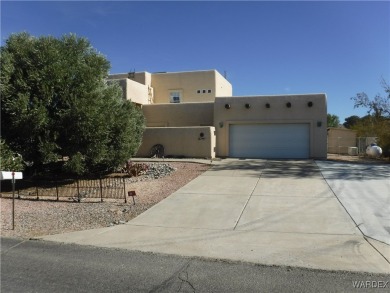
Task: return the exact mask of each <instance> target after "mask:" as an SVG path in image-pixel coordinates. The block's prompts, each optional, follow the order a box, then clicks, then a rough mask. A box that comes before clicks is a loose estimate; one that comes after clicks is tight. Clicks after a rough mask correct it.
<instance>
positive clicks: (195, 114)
mask: <svg viewBox="0 0 390 293" xmlns="http://www.w3.org/2000/svg"><path fill="white" fill-rule="evenodd" d="M142 111H143V113H144V116H145V118H146V126H147V127H164V126H165V127H167V126H169V127H181V126H213V125H214V119H213V117H214V103H210V102H208V103H187V104H153V105H144V106H143V107H142Z"/></svg>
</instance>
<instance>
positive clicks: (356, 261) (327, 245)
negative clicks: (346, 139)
mask: <svg viewBox="0 0 390 293" xmlns="http://www.w3.org/2000/svg"><path fill="white" fill-rule="evenodd" d="M41 239H44V240H51V241H60V242H66V243H77V244H86V245H94V246H101V247H115V248H123V249H130V250H139V251H147V252H156V253H167V254H178V255H184V256H200V257H206V258H213V259H226V260H235V261H246V262H252V263H259V264H267V265H285V266H298V267H307V268H316V269H325V270H348V271H366V272H374V273H389V272H390V264H389V262H388V261H387V260H386V258H385V257H384V256H383V255H382V254H381V253H379V252H378V250H377V249H375V247H373V246H372V245H371V244H370V243H369V242H368V241H366V240H365V239H364V237H363V235H362V234H361V232H360V231H359V230H358V229H357V228H356V227H355V224H354V222H353V221H352V219H351V217H350V216H349V215H348V213H347V212H346V210H345V209H344V207H343V206H342V205H341V204H340V202H339V201H338V199H337V198H336V197H335V195H334V193H333V192H332V190H331V189H330V188H329V186H328V184H327V182H326V181H325V180H324V178H323V176H322V174H321V172H320V170H319V168H318V166H317V165H316V163H315V162H313V161H308V160H302V161H289V160H283V161H276V160H238V159H225V160H221V161H219V162H213V167H212V168H211V169H210V170H209V171H207V172H205V173H204V174H203V175H201V176H199V177H198V178H196V179H195V180H193V181H191V182H190V183H189V184H187V185H186V186H184V187H183V188H181V189H180V190H178V191H177V192H175V193H174V194H172V195H171V196H170V197H168V198H166V199H165V200H163V201H161V202H160V203H159V204H157V205H155V206H154V207H152V208H151V209H149V210H147V211H146V212H145V213H143V214H141V215H140V216H138V217H137V218H135V219H133V220H132V221H130V222H128V223H127V224H125V225H120V226H115V227H108V228H102V229H95V230H88V231H80V232H73V233H66V234H61V235H52V236H46V237H42V238H41Z"/></svg>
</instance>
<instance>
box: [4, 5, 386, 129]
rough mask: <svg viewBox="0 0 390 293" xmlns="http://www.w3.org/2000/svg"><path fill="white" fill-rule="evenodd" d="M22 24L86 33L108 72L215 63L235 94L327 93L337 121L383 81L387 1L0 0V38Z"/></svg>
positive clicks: (41, 31)
mask: <svg viewBox="0 0 390 293" xmlns="http://www.w3.org/2000/svg"><path fill="white" fill-rule="evenodd" d="M21 31H27V32H29V33H30V34H32V35H35V36H40V35H53V36H57V37H59V36H62V35H63V34H68V33H75V34H77V35H78V36H82V37H86V38H88V39H89V40H90V42H91V43H92V45H93V46H94V47H95V48H96V49H97V50H98V51H100V52H101V53H102V54H104V55H105V56H106V57H107V59H108V60H109V61H110V62H111V65H112V68H111V73H123V72H129V71H132V70H136V71H149V72H160V71H188V70H203V69H216V70H218V71H219V72H220V73H222V74H224V73H225V72H226V74H227V79H228V80H229V81H230V82H231V83H232V85H233V94H234V95H236V96H239V95H266V94H301V93H326V94H327V97H328V112H329V113H331V114H336V115H338V116H339V117H340V120H341V122H344V118H346V117H349V116H351V115H359V116H363V115H365V114H366V109H354V108H353V101H351V99H350V98H351V97H352V96H354V95H355V94H356V93H358V92H362V91H364V92H366V93H367V94H368V95H369V96H370V97H373V96H375V95H376V94H382V95H384V93H383V89H382V87H381V86H380V81H381V78H382V77H383V78H384V79H385V80H386V81H387V82H388V83H390V2H388V1H383V2H374V1H367V2H364V1H348V2H328V1H324V2H314V1H304V2H296V1H287V2H280V1H278V2H265V1H247V2H245V1H239V2H238V1H237V2H235V1H214V2H210V1H182V2H166V1H157V2H153V1H142V2H140V1H139V2H136V1H117V2H114V1H63V2H54V1H42V2H38V1H26V2H21V1H2V2H1V43H2V45H3V44H4V41H5V40H6V39H7V38H8V36H9V35H10V34H11V33H17V32H21Z"/></svg>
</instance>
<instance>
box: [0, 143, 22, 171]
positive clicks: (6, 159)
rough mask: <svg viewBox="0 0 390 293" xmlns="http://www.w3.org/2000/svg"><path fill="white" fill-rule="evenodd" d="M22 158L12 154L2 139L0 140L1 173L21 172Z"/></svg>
mask: <svg viewBox="0 0 390 293" xmlns="http://www.w3.org/2000/svg"><path fill="white" fill-rule="evenodd" d="M23 168H24V166H23V160H22V157H21V156H20V155H18V154H16V153H15V152H13V151H12V150H11V149H10V147H9V146H8V145H7V144H6V142H5V141H4V140H3V139H0V169H1V170H2V171H22V170H23Z"/></svg>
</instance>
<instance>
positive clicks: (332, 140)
mask: <svg viewBox="0 0 390 293" xmlns="http://www.w3.org/2000/svg"><path fill="white" fill-rule="evenodd" d="M348 147H356V132H355V131H353V130H350V129H344V128H329V129H328V153H331V154H348Z"/></svg>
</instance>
